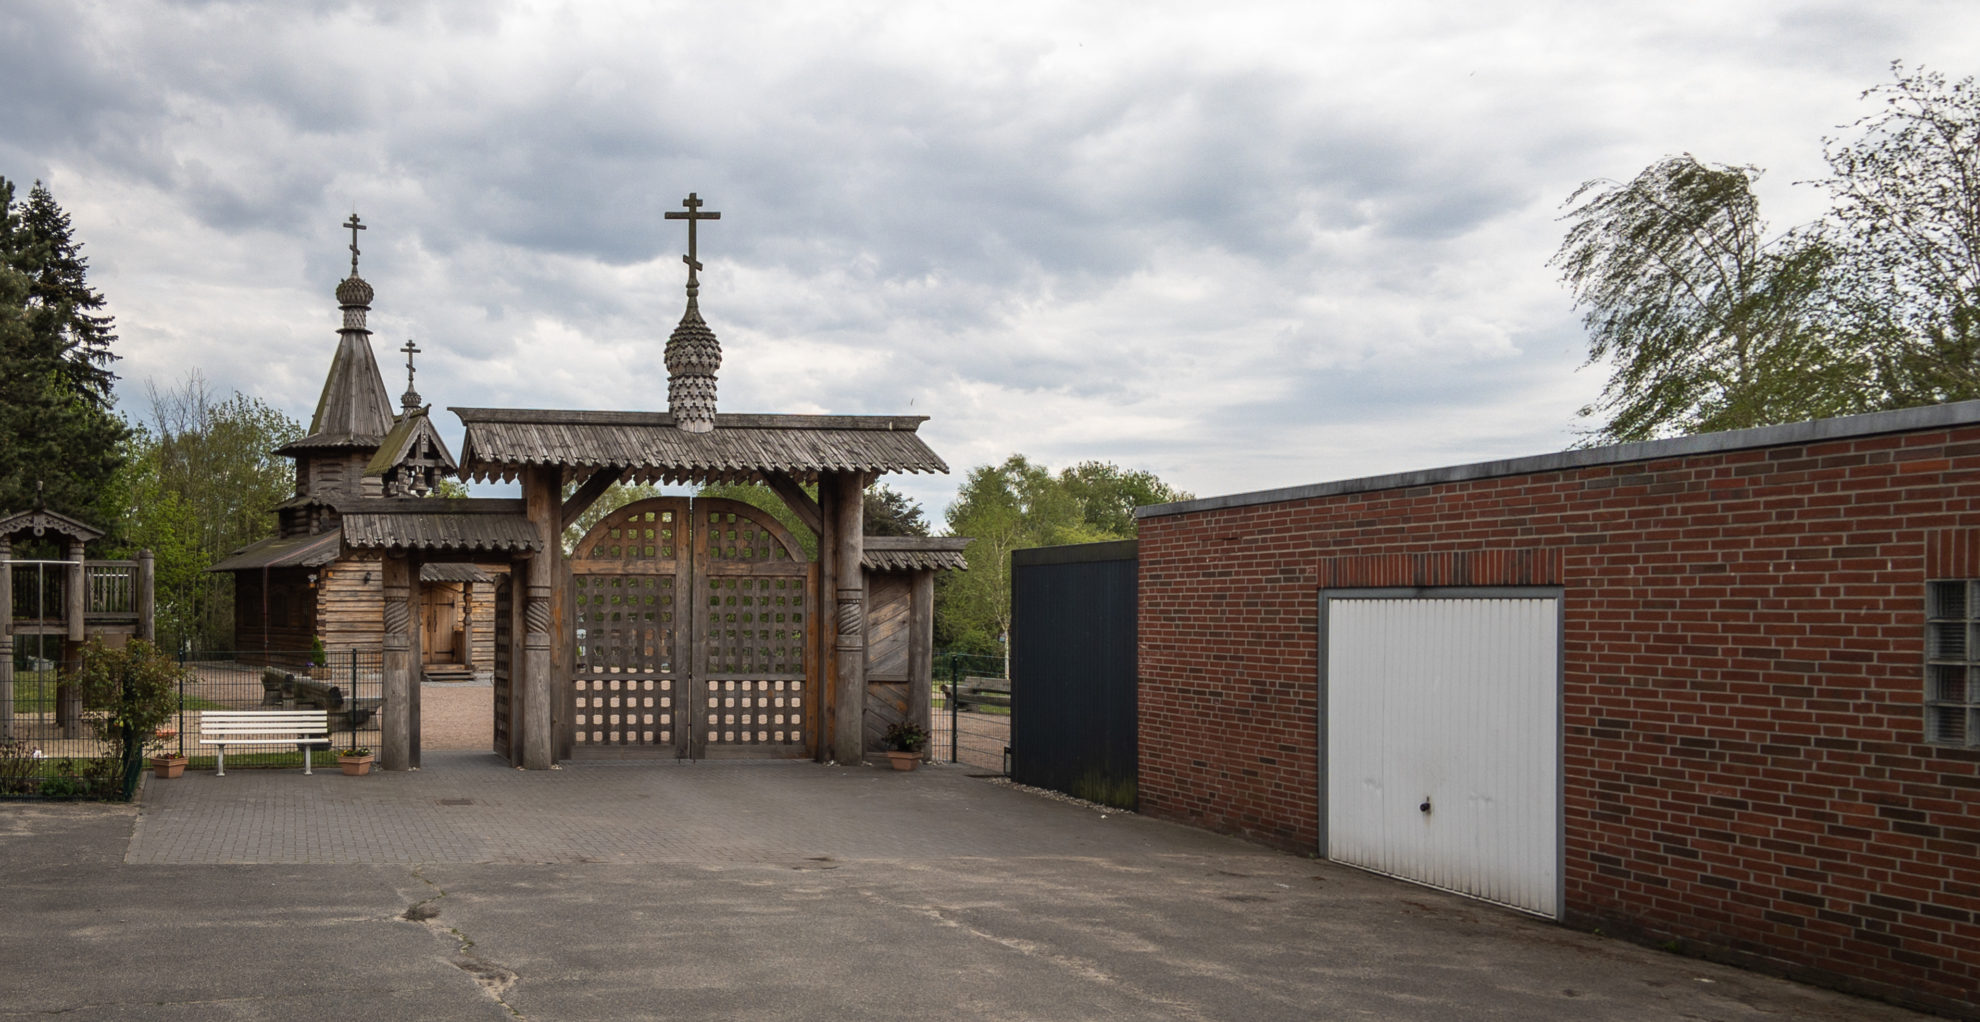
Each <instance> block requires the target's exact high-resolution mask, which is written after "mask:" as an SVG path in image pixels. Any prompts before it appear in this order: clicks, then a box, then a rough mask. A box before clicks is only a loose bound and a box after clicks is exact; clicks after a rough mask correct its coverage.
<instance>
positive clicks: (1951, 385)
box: [1821, 63, 1980, 407]
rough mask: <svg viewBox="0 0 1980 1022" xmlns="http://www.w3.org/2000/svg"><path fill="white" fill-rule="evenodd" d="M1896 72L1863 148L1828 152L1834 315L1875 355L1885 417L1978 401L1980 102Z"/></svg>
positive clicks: (1882, 90) (1936, 78) (1932, 80)
mask: <svg viewBox="0 0 1980 1022" xmlns="http://www.w3.org/2000/svg"><path fill="white" fill-rule="evenodd" d="M1891 70H1892V74H1893V76H1894V77H1895V78H1896V81H1895V82H1893V83H1891V84H1888V85H1880V86H1877V87H1875V88H1872V89H1870V90H1868V91H1867V92H1865V93H1864V94H1863V95H1864V98H1865V99H1870V100H1877V101H1881V102H1880V103H1879V106H1878V109H1877V111H1876V112H1875V113H1873V114H1870V115H1868V116H1866V117H1864V118H1862V119H1861V120H1858V121H1857V122H1856V123H1855V124H1854V125H1852V127H1854V128H1855V129H1856V131H1857V135H1856V137H1855V138H1853V139H1849V140H1841V139H1836V138H1829V139H1825V140H1824V143H1825V145H1824V149H1825V155H1826V156H1827V158H1828V162H1829V168H1830V171H1831V173H1830V176H1829V178H1828V179H1827V180H1826V181H1823V182H1821V184H1822V185H1823V186H1824V187H1826V188H1827V190H1828V192H1829V194H1830V196H1831V198H1832V200H1833V202H1834V210H1833V212H1832V214H1831V218H1830V219H1831V226H1830V228H1829V230H1828V231H1827V237H1828V243H1829V244H1830V245H1831V246H1832V247H1833V248H1834V249H1835V250H1836V251H1837V253H1838V256H1839V262H1840V270H1841V272H1840V273H1838V274H1837V278H1836V279H1837V286H1836V288H1835V290H1834V294H1833V295H1832V300H1833V305H1834V307H1835V309H1836V311H1837V313H1838V315H1839V316H1840V317H1841V318H1842V320H1843V321H1844V322H1845V323H1846V324H1847V325H1848V328H1849V329H1851V330H1853V331H1854V332H1856V333H1857V334H1859V335H1861V336H1863V337H1864V338H1866V339H1867V340H1868V341H1869V342H1870V343H1871V345H1872V346H1873V349H1874V351H1875V352H1876V361H1877V364H1878V368H1879V370H1880V383H1881V385H1882V389H1883V391H1884V392H1885V393H1886V394H1887V395H1888V396H1887V398H1886V401H1885V404H1886V405H1887V406H1890V407H1901V406H1905V405H1913V404H1923V403H1930V402H1938V401H1948V400H1958V399H1963V398H1970V397H1975V396H1980V90H1977V89H1976V88H1975V85H1974V80H1973V79H1972V78H1971V77H1967V78H1963V79H1960V80H1959V81H1956V82H1948V81H1947V80H1946V78H1945V76H1943V75H1940V74H1935V73H1931V72H1927V71H1923V70H1919V71H1913V72H1909V73H1907V72H1906V70H1905V68H1904V65H1903V64H1901V63H1894V64H1892V66H1891Z"/></svg>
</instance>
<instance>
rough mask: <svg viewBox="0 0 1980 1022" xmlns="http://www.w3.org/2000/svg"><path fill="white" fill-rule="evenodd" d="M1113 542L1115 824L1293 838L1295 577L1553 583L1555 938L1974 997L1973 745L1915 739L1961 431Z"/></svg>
mask: <svg viewBox="0 0 1980 1022" xmlns="http://www.w3.org/2000/svg"><path fill="white" fill-rule="evenodd" d="M1949 407H1954V408H1963V407H1970V406H1949ZM1975 417H1980V410H1976V411H1974V412H1973V413H1971V414H1968V415H1967V418H1975ZM1866 418H1870V417H1866ZM1834 421H1836V422H1850V421H1852V420H1834ZM1875 421H1890V420H1889V419H1888V418H1878V419H1876V420H1875ZM1818 425H1819V424H1818ZM1806 432H1810V433H1815V432H1821V431H1820V430H1808V431H1806ZM1829 432H1831V433H1833V432H1836V431H1834V430H1831V431H1829ZM1755 435H1759V434H1758V433H1756V434H1755ZM1772 435H1775V436H1778V435H1780V434H1779V432H1778V431H1774V432H1773V433H1772ZM1673 446H1674V445H1670V444H1666V445H1661V446H1658V445H1650V446H1648V447H1647V448H1645V449H1646V450H1651V451H1655V450H1669V449H1671V448H1672V447H1673ZM1477 474H1481V475H1482V474H1483V473H1482V472H1481V473H1477ZM1348 488H1349V489H1350V490H1351V489H1352V488H1351V487H1348ZM1266 496H1270V495H1266ZM1201 503H1204V502H1199V504H1201ZM1185 507H1187V505H1185ZM1157 510H1158V511H1160V510H1161V509H1157ZM1140 537H1141V550H1140V553H1141V575H1140V635H1141V644H1140V664H1141V667H1140V669H1141V681H1140V719H1139V730H1140V746H1141V763H1140V798H1141V806H1142V808H1143V810H1144V811H1146V812H1148V813H1151V814H1153V815H1158V816H1163V817H1168V818H1171V819H1176V820H1183V821H1187V822H1191V823H1195V824H1198V825H1201V826H1205V827H1209V828H1212V829H1215V830H1221V831H1226V832H1229V833H1234V834H1239V835H1243V836H1246V837H1250V838H1254V839H1257V840H1261V841H1264V842H1266V843H1269V844H1273V845H1277V846H1280V847H1283V848H1286V849H1289V850H1294V851H1300V852H1309V851H1312V850H1314V849H1315V848H1316V843H1317V840H1318V827H1319V821H1320V815H1319V814H1320V812H1321V805H1320V801H1319V793H1320V790H1321V778H1320V764H1319V763H1318V743H1317V737H1316V729H1317V719H1318V717H1317V714H1318V686H1317V680H1316V679H1317V671H1318V657H1319V655H1320V649H1319V635H1318V605H1319V597H1318V591H1319V589H1320V588H1321V587H1323V586H1343V587H1356V586H1373V585H1517V584H1559V585H1561V586H1563V587H1564V588H1565V598H1564V601H1563V605H1564V613H1565V631H1564V633H1563V638H1564V651H1563V652H1564V668H1565V672H1564V673H1565V679H1564V684H1565V691H1564V693H1563V706H1564V734H1563V742H1562V748H1563V760H1564V761H1563V763H1562V771H1563V783H1564V787H1565V793H1566V795H1565V798H1566V804H1565V810H1566V811H1565V814H1564V821H1565V827H1566V835H1565V838H1566V842H1565V850H1566V855H1565V860H1564V862H1563V870H1564V873H1565V894H1566V902H1565V904H1566V913H1565V915H1566V919H1567V921H1568V922H1569V923H1570V924H1571V925H1576V926H1583V927H1589V926H1599V927H1601V928H1602V929H1603V930H1604V931H1606V932H1609V933H1615V934H1622V935H1626V936H1630V937H1634V938H1636V939H1641V940H1647V941H1655V942H1663V941H1667V940H1672V939H1675V940H1678V941H1679V942H1680V943H1681V945H1682V946H1684V947H1685V948H1686V949H1687V950H1690V951H1694V952H1697V953H1701V954H1705V955H1708V956H1712V957H1719V958H1724V959H1729V960H1733V961H1737V962H1740V963H1742V964H1746V965H1749V966H1755V967H1760V968H1764V969H1767V970H1769V971H1774V972H1780V973H1784V974H1787V975H1791V976H1795V977H1797V978H1802V979H1808V980H1814V981H1818V982H1823V983H1827V984H1831V985H1838V986H1842V987H1845V988H1848V989H1854V990H1858V991H1861V992H1866V993H1872V994H1878V995H1882V996H1887V997H1890V998H1892V999H1895V1000H1899V1001H1904V1002H1908V1003H1913V1004H1918V1005H1922V1006H1927V1007H1934V1008H1938V1009H1941V1010H1952V1011H1954V1012H1956V1013H1960V1014H1967V1013H1973V1012H1975V1011H1976V1010H1980V993H1976V991H1980V750H1971V749H1949V748H1944V747H1937V746H1932V745H1927V744H1925V743H1924V742H1923V740H1922V739H1923V734H1924V723H1923V699H1924V682H1923V661H1924V640H1923V634H1924V627H1925V624H1924V622H1925V616H1924V601H1925V582H1926V580H1927V578H1928V577H1980V426H1975V425H1960V426H1955V427H1951V428H1930V429H1919V430H1916V431H1912V432H1906V433H1895V434H1892V433H1884V434H1870V435H1862V436H1857V437H1853V438H1841V439H1833V440H1824V441H1811V442H1801V443H1793V444H1788V445H1785V446H1772V447H1762V448H1749V449H1733V450H1721V451H1707V452H1705V453H1692V454H1685V455H1682V456H1672V457H1665V458H1660V459H1656V460H1646V461H1635V462H1623V463H1610V464H1591V465H1583V466H1579V467H1568V468H1562V469H1557V470H1548V471H1533V472H1525V473H1522V474H1515V475H1504V476H1502V477H1498V478H1472V479H1468V480H1456V481H1445V482H1434V483H1429V484H1424V485H1414V486H1395V487H1390V488H1386V489H1369V490H1365V491H1362V492H1338V493H1329V494H1326V495H1321V496H1313V497H1305V498H1301V499H1289V500H1278V501H1275V502H1270V503H1255V504H1249V505H1246V506H1231V507H1215V508H1209V509H1204V510H1194V511H1185V512H1183V513H1174V514H1166V513H1157V514H1150V515H1149V516H1148V517H1144V518H1143V520H1142V521H1141V526H1140Z"/></svg>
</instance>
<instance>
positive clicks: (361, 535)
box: [337, 497, 543, 555]
mask: <svg viewBox="0 0 1980 1022" xmlns="http://www.w3.org/2000/svg"><path fill="white" fill-rule="evenodd" d="M337 507H338V510H339V511H341V512H342V513H343V534H344V545H345V546H346V547H348V548H350V549H354V550H422V551H445V552H449V553H460V554H463V555H471V554H475V553H513V552H523V551H529V552H534V551H538V550H541V549H543V543H542V541H541V540H540V539H538V537H537V535H536V527H535V526H533V525H531V524H530V523H529V519H528V518H527V517H525V515H524V510H523V502H522V501H520V500H491V499H487V498H473V497H469V498H458V499H450V498H446V497H424V498H407V497H379V498H371V499H367V500H350V501H344V502H343V503H341V504H339V505H337Z"/></svg>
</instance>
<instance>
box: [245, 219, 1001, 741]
mask: <svg viewBox="0 0 1980 1022" xmlns="http://www.w3.org/2000/svg"><path fill="white" fill-rule="evenodd" d="M683 205H684V206H685V207H686V209H685V211H683V212H670V213H668V214H667V216H668V218H669V219H681V220H686V221H687V225H688V253H687V255H686V256H684V257H683V258H684V261H685V262H686V264H687V270H688V272H687V303H686V310H685V312H684V313H683V315H682V317H681V320H680V323H679V324H678V325H677V326H676V327H675V328H674V330H673V333H672V334H671V336H670V337H669V338H668V339H667V340H666V343H665V361H666V366H667V370H668V385H667V400H668V410H667V411H665V412H657V411H613V412H606V411H560V410H540V409H489V408H455V409H452V411H453V412H454V413H455V414H456V415H458V416H459V417H460V419H461V421H462V422H463V423H464V424H465V426H466V436H465V439H464V440H463V442H462V450H461V457H460V460H459V461H458V462H457V461H455V460H454V459H453V458H452V456H451V455H450V454H449V453H448V451H447V449H446V447H445V445H444V444H442V443H441V442H440V438H439V436H438V434H437V433H436V432H435V431H434V429H433V427H432V424H431V422H430V420H429V419H428V410H427V408H426V407H424V406H422V405H420V403H419V398H418V395H417V394H415V393H413V392H412V391H411V389H410V383H409V386H408V392H407V395H406V396H405V398H404V399H403V400H402V402H401V406H400V410H399V411H398V412H397V413H394V412H393V411H392V410H391V408H390V407H389V399H388V398H387V397H386V395H385V389H384V385H383V382H382V381H381V380H380V378H379V375H378V369H377V365H376V363H375V362H374V361H373V358H372V355H371V350H370V342H369V336H370V334H369V331H368V330H366V329H365V314H366V312H367V311H368V310H369V306H370V302H371V298H372V289H371V286H370V285H369V284H367V283H366V282H365V281H364V280H362V279H361V278H360V277H359V276H358V274H357V258H356V257H357V246H356V242H355V239H356V236H357V235H356V231H357V230H358V229H359V225H358V224H357V222H356V217H355V216H353V217H352V219H351V221H350V223H348V224H347V225H346V226H348V227H350V228H351V229H352V238H353V243H352V246H351V249H352V264H351V276H350V277H349V278H348V279H346V280H344V281H343V282H342V283H341V284H339V285H338V288H337V298H338V304H339V305H340V306H341V307H342V309H343V317H344V321H343V329H342V331H341V334H340V339H339V344H338V351H337V355H336V357H335V359H334V360H333V362H332V366H331V372H330V376H329V378H328V379H327V380H326V382H325V385H324V391H323V396H322V398H321V399H320V400H319V402H318V405H317V411H316V415H315V416H314V418H313V419H312V420H311V424H310V434H309V436H306V437H304V438H303V439H302V440H299V441H297V442H296V443H294V444H291V445H289V446H288V447H285V448H283V453H285V454H288V455H290V456H291V457H294V458H295V459H296V496H295V498H294V499H293V500H290V501H288V502H287V503H285V504H284V505H283V506H282V508H281V509H280V512H279V513H280V515H281V518H282V523H281V524H282V531H281V534H280V535H278V536H277V537H275V538H273V539H270V540H267V541H264V542H262V543H259V544H256V545H254V546H252V547H248V548H246V549H244V550H242V551H240V552H239V553H238V554H236V555H235V556H233V557H231V558H229V559H228V560H227V561H226V562H224V563H223V564H221V565H219V566H218V568H217V569H216V570H226V571H231V572H233V573H234V575H235V578H236V579H237V580H238V581H237V590H236V606H237V607H239V608H241V609H240V611H239V619H238V627H239V629H240V631H239V634H240V635H241V636H242V641H244V642H246V641H250V640H252V639H253V638H254V637H255V636H257V635H265V636H266V637H267V642H268V644H269V645H270V647H271V648H275V647H278V646H280V645H282V644H284V643H288V644H291V645H292V648H304V649H306V648H308V642H309V638H310V637H311V636H313V635H321V636H322V637H323V639H324V641H325V643H326V645H328V646H330V647H331V648H333V649H336V648H356V647H360V646H366V645H371V644H374V643H375V644H376V646H377V647H379V648H382V651H383V652H382V663H383V669H382V675H383V688H384V708H383V713H382V715H381V732H382V734H381V740H380V746H381V748H380V765H381V766H382V767H384V768H385V769H388V770H394V769H397V770H403V769H409V768H414V767H417V766H418V765H419V759H420V755H419V734H418V725H417V722H418V719H419V708H418V700H419V681H420V679H421V677H422V676H423V675H430V673H431V671H432V665H433V664H434V663H435V660H434V654H433V653H431V652H429V649H431V648H434V647H436V646H437V647H439V648H442V649H445V650H447V651H449V652H458V653H459V655H460V656H461V657H462V660H461V664H462V666H463V667H466V668H468V669H471V670H474V671H477V672H480V671H483V670H485V671H486V672H487V676H488V678H489V680H490V681H491V683H492V684H493V687H494V700H493V718H494V719H493V725H494V727H493V733H494V738H493V745H494V751H495V752H496V753H498V754H500V755H502V756H504V757H506V758H507V759H508V760H509V761H510V762H512V763H514V764H515V765H517V766H519V767H525V768H528V769H546V768H549V767H552V766H554V765H555V764H556V763H558V762H559V761H562V760H567V759H573V758H580V757H584V758H589V757H615V758H654V759H659V758H673V759H700V758H704V757H723V758H737V757H744V758H811V759H816V760H819V761H827V760H830V761H836V762H840V763H857V762H861V761H863V760H864V759H865V757H866V756H867V755H868V754H870V753H871V754H877V753H878V752H879V751H880V749H881V736H882V735H883V734H884V733H885V732H886V730H887V729H888V728H889V727H891V726H892V725H894V724H897V723H902V722H907V723H918V724H921V725H922V726H924V727H926V726H927V724H928V721H929V703H930V691H929V684H928V680H929V678H930V676H931V674H932V664H933V622H934V576H935V573H936V572H938V571H943V570H958V569H961V568H963V567H964V560H963V553H962V549H963V546H964V545H965V544H966V543H967V542H968V541H967V540H965V539H960V538H945V539H927V538H900V537H888V538H880V537H867V536H865V535H864V529H863V522H862V513H863V497H864V491H865V488H866V486H867V485H868V484H870V483H871V482H872V481H873V480H874V479H875V478H876V477H878V476H879V475H881V474H884V473H888V472H947V471H948V466H947V465H946V464H945V463H944V462H943V461H942V459H941V458H939V457H938V456H936V454H935V452H934V451H932V450H930V449H929V447H928V446H927V444H926V443H925V442H923V441H922V440H921V438H920V437H919V436H918V435H917V430H918V428H919V426H920V424H921V423H922V422H923V421H926V417H924V416H820V415H753V414H745V415H737V414H718V413H717V411H716V386H715V383H716V370H717V369H719V368H720V366H721V361H722V353H721V347H720V345H719V343H718V342H717V340H716V337H715V333H714V331H713V330H712V329H711V328H710V327H709V326H708V324H707V322H706V321H705V320H703V318H702V316H701V312H700V309H699V302H698V295H699V280H698V276H697V274H698V272H699V271H700V270H701V268H702V267H701V264H700V263H699V262H698V261H697V258H696V231H695V228H696V226H697V224H698V222H700V221H706V220H713V219H717V218H719V216H720V214H719V213H714V212H709V211H704V210H702V209H701V205H702V203H701V200H700V199H699V198H698V197H696V196H694V195H692V194H690V195H689V196H688V198H687V200H686V201H685V202H684V203H683ZM409 348H410V345H409ZM410 354H411V352H410V351H408V357H409V364H410ZM454 474H458V475H459V476H461V477H462V478H465V479H471V480H479V481H503V482H518V483H520V485H521V489H522V498H521V499H519V500H513V499H511V500H503V499H485V498H460V499H441V498H435V497H432V496H429V495H428V494H430V493H431V491H432V490H433V488H434V486H435V484H436V483H437V481H438V480H439V479H440V478H441V477H444V476H447V475H454ZM619 482H646V483H659V484H667V485H672V486H681V487H696V486H703V485H707V484H713V483H757V484H762V485H764V486H765V487H767V488H768V489H769V490H770V491H771V492H773V493H775V494H776V495H777V496H778V497H779V498H780V499H781V500H783V501H784V503H785V504H786V505H788V506H789V507H790V509H791V511H792V512H793V513H794V515H795V516H796V518H797V519H798V520H799V521H800V522H802V523H803V525H804V528H806V529H808V530H810V531H811V532H812V533H814V534H815V535H816V537H817V540H818V542H817V544H816V548H817V551H818V553H817V556H816V557H815V558H813V557H809V556H807V555H806V553H805V551H804V545H803V544H801V543H800V542H799V541H798V538H797V537H796V536H794V535H792V534H791V533H790V532H789V531H788V530H787V529H786V528H785V526H784V525H782V524H781V523H780V522H778V520H777V519H776V518H775V517H773V516H771V515H769V514H767V513H766V512H764V511H762V510H760V509H758V508H755V507H752V506H750V505H748V504H745V503H742V502H739V501H732V500H723V499H710V498H699V497H684V496H670V497H659V498H654V499H651V500H645V501H640V502H637V503H634V504H630V505H627V506H626V507H623V508H619V509H618V510H616V511H614V512H612V513H611V514H610V515H607V516H606V517H605V518H604V519H603V520H602V521H600V522H599V523H598V524H597V525H596V526H594V527H593V528H592V529H591V530H590V531H589V532H588V533H587V534H586V535H585V536H584V537H583V538H582V539H581V540H580V541H579V542H578V543H577V544H576V546H575V548H574V549H573V550H572V551H571V552H570V553H569V554H568V555H567V554H566V553H565V551H564V546H563V535H564V531H565V529H567V528H568V527H569V526H571V525H572V524H573V523H574V522H576V521H577V520H578V518H579V516H580V515H582V514H583V513H584V512H585V511H586V510H587V509H588V508H589V507H590V506H591V505H592V504H593V503H595V502H596V501H597V500H598V498H599V497H600V496H602V495H603V494H604V493H605V492H606V491H607V490H608V489H610V488H611V486H612V485H613V484H614V483H619ZM807 487H810V488H812V490H813V491H815V492H816V494H817V496H816V498H815V499H814V498H813V497H812V496H811V492H810V491H808V490H807ZM435 622H438V624H435ZM454 622H458V629H459V630H458V632H457V633H456V634H455V635H453V636H448V635H445V634H443V633H444V632H445V631H446V629H447V628H449V627H454Z"/></svg>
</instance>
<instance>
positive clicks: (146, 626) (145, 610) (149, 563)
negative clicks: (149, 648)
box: [137, 550, 158, 645]
mask: <svg viewBox="0 0 1980 1022" xmlns="http://www.w3.org/2000/svg"><path fill="white" fill-rule="evenodd" d="M137 584H138V590H137V601H138V638H140V639H143V640H144V641H146V642H149V643H151V644H153V645H156V644H157V643H158V601H157V600H156V598H155V597H154V595H153V591H154V590H155V589H156V588H157V585H158V559H157V558H155V557H153V556H152V554H151V551H149V550H140V551H138V577H137Z"/></svg>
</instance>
